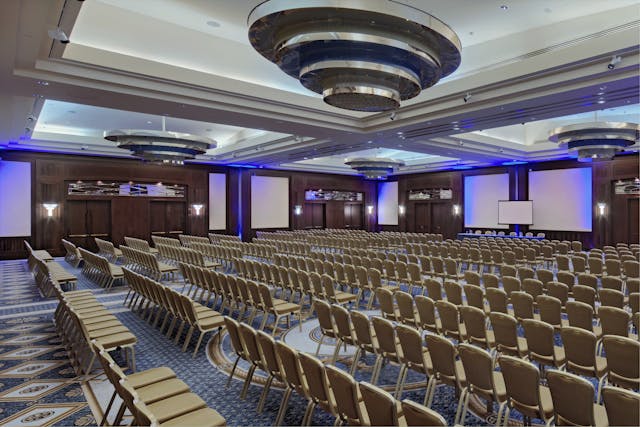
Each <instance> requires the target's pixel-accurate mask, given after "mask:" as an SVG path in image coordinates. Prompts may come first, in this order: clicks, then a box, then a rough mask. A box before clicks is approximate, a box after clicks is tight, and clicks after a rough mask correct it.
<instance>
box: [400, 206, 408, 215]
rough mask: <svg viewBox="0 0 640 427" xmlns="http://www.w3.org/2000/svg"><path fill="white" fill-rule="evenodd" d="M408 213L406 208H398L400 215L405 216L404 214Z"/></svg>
mask: <svg viewBox="0 0 640 427" xmlns="http://www.w3.org/2000/svg"><path fill="white" fill-rule="evenodd" d="M406 211H407V208H405V207H404V205H400V206H398V213H399V214H400V215H404V213H405V212H406Z"/></svg>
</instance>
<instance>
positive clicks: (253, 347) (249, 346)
mask: <svg viewBox="0 0 640 427" xmlns="http://www.w3.org/2000/svg"><path fill="white" fill-rule="evenodd" d="M239 332H240V336H241V337H242V343H243V344H244V349H245V352H246V355H247V357H248V358H249V361H250V362H251V363H253V364H255V365H260V366H261V365H262V356H261V354H260V350H259V349H258V341H257V337H256V330H255V329H253V328H252V327H251V326H249V325H247V324H246V323H240V327H239Z"/></svg>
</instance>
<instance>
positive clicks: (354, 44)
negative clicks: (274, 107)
mask: <svg viewBox="0 0 640 427" xmlns="http://www.w3.org/2000/svg"><path fill="white" fill-rule="evenodd" d="M247 24H248V25H249V40H250V42H251V44H252V45H253V47H254V48H255V49H256V50H257V51H258V52H259V53H260V54H261V55H262V56H264V57H265V58H267V59H268V60H269V61H271V62H273V63H275V64H276V65H277V66H278V67H280V69H281V70H282V71H284V72H285V73H287V74H288V75H290V76H291V77H293V78H295V79H298V80H299V81H300V83H302V85H303V86H304V87H306V88H307V89H309V90H311V91H313V92H316V93H319V94H321V95H322V96H323V98H324V101H325V102H326V103H327V104H330V105H333V106H334V107H338V108H343V109H346V110H355V111H367V112H377V111H392V110H395V109H397V108H398V107H399V106H400V101H404V100H407V99H411V98H413V97H415V96H417V95H418V94H419V93H420V91H421V90H422V89H426V88H428V87H430V86H433V85H434V84H436V83H437V82H438V81H439V80H440V79H441V78H442V77H445V76H448V75H449V74H451V73H453V72H454V71H455V70H456V69H457V68H458V66H459V65H460V60H461V57H460V54H461V50H462V46H461V44H460V39H459V38H458V36H457V35H456V33H455V32H454V31H453V30H452V29H451V28H450V27H449V26H447V25H446V24H445V23H443V22H442V21H440V20H438V19H437V18H435V17H434V16H432V15H430V14H428V13H426V12H424V11H422V10H420V9H418V8H415V7H411V6H408V5H405V4H402V3H400V2H398V1H390V0H367V1H366V2H363V1H357V0H299V1H296V2H291V1H290V0H268V1H265V2H262V3H261V4H259V5H258V6H256V7H255V8H254V9H253V10H252V11H251V13H250V14H249V17H248V19H247Z"/></svg>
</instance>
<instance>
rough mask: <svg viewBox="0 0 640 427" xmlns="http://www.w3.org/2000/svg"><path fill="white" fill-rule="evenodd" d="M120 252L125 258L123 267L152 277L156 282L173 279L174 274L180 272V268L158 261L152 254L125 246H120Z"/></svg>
mask: <svg viewBox="0 0 640 427" xmlns="http://www.w3.org/2000/svg"><path fill="white" fill-rule="evenodd" d="M120 250H121V251H122V256H123V257H124V261H123V263H122V266H123V267H126V268H129V269H130V270H134V271H138V272H140V273H143V274H145V275H148V276H151V277H153V278H154V279H156V280H162V279H163V278H165V277H166V278H171V279H173V276H174V273H175V272H176V271H178V267H176V266H175V265H169V264H167V263H164V262H161V261H158V257H157V256H156V255H154V254H152V253H151V252H146V251H142V250H138V249H134V248H130V247H128V246H125V245H120Z"/></svg>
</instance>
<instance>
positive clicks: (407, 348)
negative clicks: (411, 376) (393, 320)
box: [396, 325, 424, 366]
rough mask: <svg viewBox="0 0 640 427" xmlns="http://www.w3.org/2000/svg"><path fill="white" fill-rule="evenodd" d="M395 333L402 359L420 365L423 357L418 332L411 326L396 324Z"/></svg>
mask: <svg viewBox="0 0 640 427" xmlns="http://www.w3.org/2000/svg"><path fill="white" fill-rule="evenodd" d="M396 335H397V337H398V341H399V342H400V347H401V348H402V357H403V359H404V360H405V361H406V362H409V363H410V364H412V365H418V366H422V365H423V364H424V359H423V351H422V350H423V347H422V336H421V335H420V332H418V330H417V329H416V328H413V327H411V326H407V325H396Z"/></svg>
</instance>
